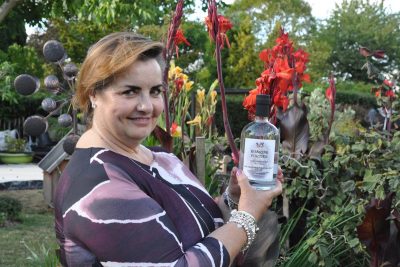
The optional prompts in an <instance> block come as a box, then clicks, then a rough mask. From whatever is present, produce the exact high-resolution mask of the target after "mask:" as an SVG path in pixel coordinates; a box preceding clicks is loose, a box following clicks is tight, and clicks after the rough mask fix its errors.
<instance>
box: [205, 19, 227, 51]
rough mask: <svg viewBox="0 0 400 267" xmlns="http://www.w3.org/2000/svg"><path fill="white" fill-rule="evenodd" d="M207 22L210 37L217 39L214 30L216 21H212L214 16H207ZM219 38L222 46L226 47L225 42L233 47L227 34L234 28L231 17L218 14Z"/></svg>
mask: <svg viewBox="0 0 400 267" xmlns="http://www.w3.org/2000/svg"><path fill="white" fill-rule="evenodd" d="M205 23H206V25H207V31H208V34H209V36H210V38H211V39H212V40H213V41H215V31H214V27H213V25H214V23H213V21H212V18H210V17H209V16H207V17H206V19H205ZM217 23H218V33H217V34H218V36H217V38H218V40H219V43H220V46H221V47H224V43H226V45H227V46H228V47H231V45H230V43H229V39H228V36H227V35H226V32H227V31H228V30H230V29H232V23H231V21H230V20H229V19H227V18H226V17H224V16H222V15H218V22H217Z"/></svg>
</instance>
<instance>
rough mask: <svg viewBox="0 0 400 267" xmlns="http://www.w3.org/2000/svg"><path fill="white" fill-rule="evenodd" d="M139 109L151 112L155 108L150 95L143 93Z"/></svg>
mask: <svg viewBox="0 0 400 267" xmlns="http://www.w3.org/2000/svg"><path fill="white" fill-rule="evenodd" d="M137 109H138V111H142V112H151V111H152V110H153V103H152V102H151V99H150V96H147V95H145V94H142V95H141V97H140V100H139V104H138V105H137Z"/></svg>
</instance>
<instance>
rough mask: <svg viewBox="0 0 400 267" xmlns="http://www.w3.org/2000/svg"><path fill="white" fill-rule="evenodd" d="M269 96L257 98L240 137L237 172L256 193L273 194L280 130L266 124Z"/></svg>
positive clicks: (268, 123) (258, 96)
mask: <svg viewBox="0 0 400 267" xmlns="http://www.w3.org/2000/svg"><path fill="white" fill-rule="evenodd" d="M269 105H270V98H269V95H257V96H256V117H255V120H254V121H253V122H250V123H249V124H247V125H246V126H245V127H244V128H243V130H242V133H241V136H240V160H239V168H240V169H241V170H243V172H244V174H246V176H247V177H248V178H249V182H250V184H251V185H252V186H253V187H254V188H256V189H258V190H272V189H273V188H274V187H275V185H276V184H275V181H276V176H277V174H278V158H279V138H280V135H279V130H278V129H277V128H276V127H275V126H274V125H273V124H271V123H270V122H269V121H268V114H269Z"/></svg>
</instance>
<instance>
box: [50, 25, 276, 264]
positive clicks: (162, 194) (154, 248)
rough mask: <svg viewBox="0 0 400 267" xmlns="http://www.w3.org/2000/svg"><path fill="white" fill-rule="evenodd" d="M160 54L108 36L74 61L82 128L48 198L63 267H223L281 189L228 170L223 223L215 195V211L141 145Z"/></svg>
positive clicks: (175, 165)
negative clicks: (85, 125)
mask: <svg viewBox="0 0 400 267" xmlns="http://www.w3.org/2000/svg"><path fill="white" fill-rule="evenodd" d="M162 49H163V46H162V44H161V43H158V42H153V41H151V40H148V39H146V38H143V37H141V36H138V35H135V34H133V33H126V32H125V33H114V34H110V35H108V36H106V37H104V38H103V39H101V40H100V41H99V42H98V43H96V44H95V45H94V46H92V47H91V48H90V50H89V52H88V55H87V57H86V59H85V61H84V62H83V64H82V67H81V70H80V73H79V77H78V82H77V91H76V94H75V100H76V103H77V104H78V106H79V108H80V109H81V110H82V111H84V112H86V113H88V114H89V116H92V123H91V127H90V128H89V130H87V131H86V132H85V133H84V134H83V135H82V137H81V138H80V140H79V142H78V143H77V148H76V150H75V152H74V154H73V156H72V157H71V159H70V162H69V164H68V166H67V168H66V169H65V171H64V173H63V174H62V177H61V179H60V181H59V184H58V188H57V193H56V201H55V208H56V235H57V239H58V240H59V243H60V246H61V257H60V258H61V262H62V264H63V265H64V266H101V265H103V266H202V267H205V266H229V264H230V263H231V261H232V260H233V259H234V258H235V257H236V255H237V254H238V253H239V252H240V250H241V249H242V248H243V247H245V246H246V245H247V246H248V245H249V244H250V243H251V241H252V240H254V236H255V232H256V221H257V220H258V219H259V218H260V217H261V216H262V215H263V213H264V212H265V211H266V210H267V208H268V207H269V206H270V204H271V201H272V199H273V198H274V197H275V196H277V195H279V194H280V193H281V190H282V188H281V183H280V182H278V183H277V188H276V189H275V190H274V191H269V192H267V191H265V192H261V191H256V190H254V189H253V188H252V187H251V186H250V185H249V183H248V181H247V178H246V177H245V175H243V174H242V172H241V171H240V170H237V169H234V171H233V175H232V176H233V180H234V181H235V182H234V183H235V184H237V188H236V191H240V199H239V203H238V210H239V211H233V213H232V216H231V218H230V219H229V222H227V223H224V220H223V216H222V213H221V210H220V208H219V207H218V206H220V207H221V209H225V210H226V207H224V205H225V204H224V202H223V200H222V198H221V199H220V200H219V201H218V204H219V205H217V204H216V203H215V202H214V200H213V199H212V198H211V197H210V196H209V195H208V193H207V191H206V190H205V189H204V187H203V186H202V185H201V184H200V183H199V182H198V181H197V179H196V178H195V177H194V176H193V174H191V173H190V171H189V170H188V169H187V168H186V167H185V166H184V165H183V164H182V162H180V161H179V160H178V159H177V158H176V157H175V156H174V155H173V154H170V153H166V152H165V151H163V150H162V149H149V148H146V147H144V146H143V145H141V142H142V141H143V140H144V139H145V138H146V137H147V136H149V135H150V133H151V132H152V131H153V129H154V128H155V126H156V123H157V119H158V117H159V116H160V114H161V113H162V111H163V99H162V90H163V89H162V64H163V62H162V60H161V59H160V58H161V52H162ZM236 179H237V180H236ZM239 189H240V190H239ZM234 190H235V188H234Z"/></svg>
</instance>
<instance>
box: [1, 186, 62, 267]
mask: <svg viewBox="0 0 400 267" xmlns="http://www.w3.org/2000/svg"><path fill="white" fill-rule="evenodd" d="M0 196H9V197H13V198H16V199H19V200H20V201H21V202H22V205H23V212H22V216H21V223H16V224H13V225H8V226H7V227H2V228H0V266H7V267H14V266H15V267H17V266H18V267H20V266H56V257H55V254H54V251H55V248H56V247H57V245H56V240H55V234H54V222H53V210H52V209H50V208H48V207H47V206H46V204H45V203H44V200H43V194H42V190H15V191H0Z"/></svg>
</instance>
